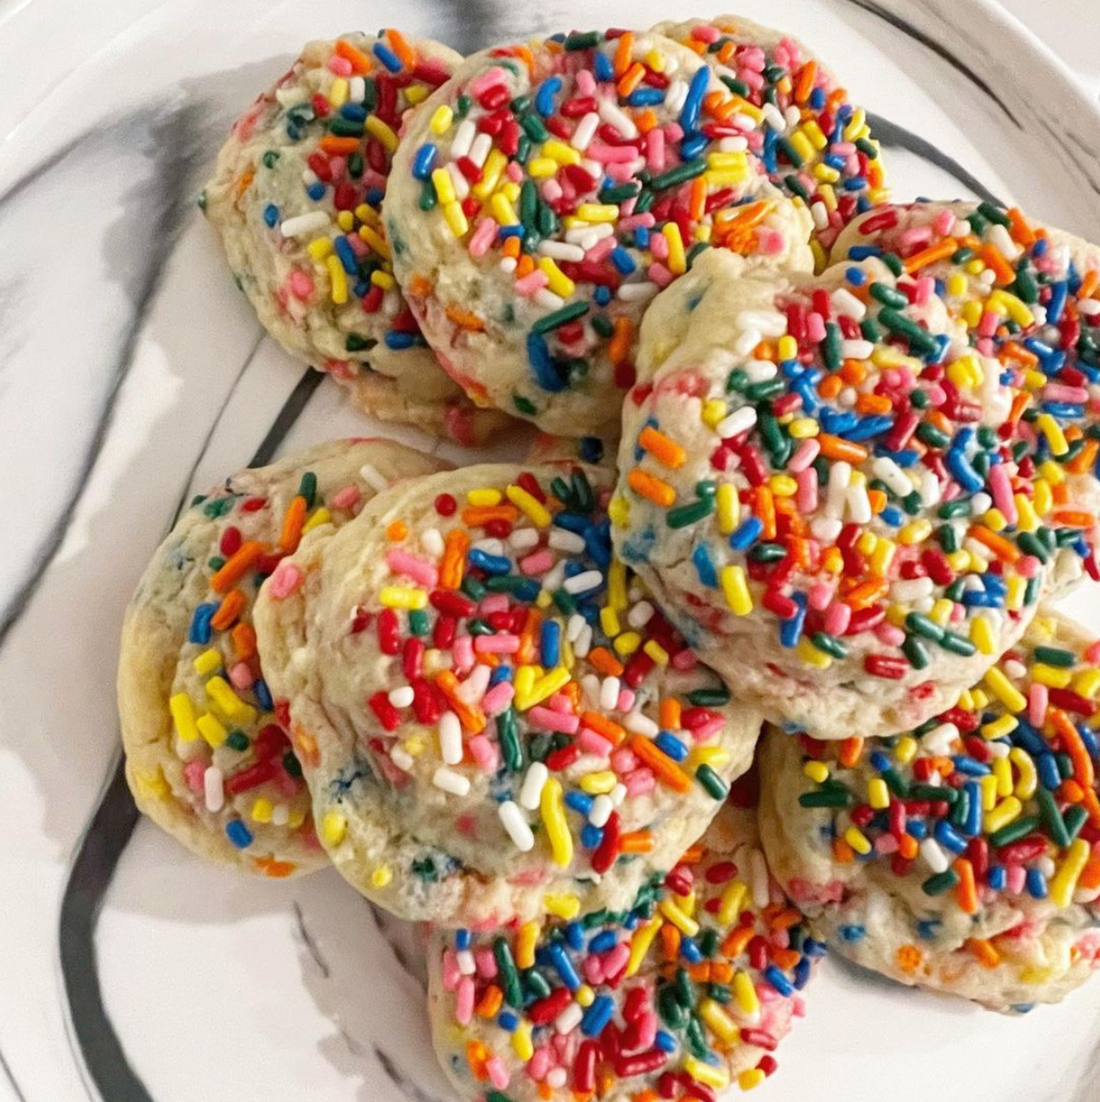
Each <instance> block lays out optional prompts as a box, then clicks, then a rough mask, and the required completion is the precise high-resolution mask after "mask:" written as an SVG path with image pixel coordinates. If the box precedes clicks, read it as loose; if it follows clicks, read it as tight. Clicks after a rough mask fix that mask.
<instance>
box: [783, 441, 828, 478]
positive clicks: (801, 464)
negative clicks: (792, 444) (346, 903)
mask: <svg viewBox="0 0 1100 1102" xmlns="http://www.w3.org/2000/svg"><path fill="white" fill-rule="evenodd" d="M819 451H821V445H820V444H819V443H818V442H817V441H816V440H815V439H813V438H812V437H811V438H809V439H807V440H803V441H802V443H801V444H799V445H798V448H797V449H796V451H795V453H794V455H792V456H791V458H790V462H789V463H788V464H787V469H788V470H789V471H791V472H792V473H793V474H801V473H802V472H803V471H804V470H805V469H806V468H807V467H808V466H809V465H810V464H811V463H812V462H813V461H814V460H815V459H816V458H817V453H818V452H819Z"/></svg>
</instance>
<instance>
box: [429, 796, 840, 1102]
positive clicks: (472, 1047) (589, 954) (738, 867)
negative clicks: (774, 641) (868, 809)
mask: <svg viewBox="0 0 1100 1102" xmlns="http://www.w3.org/2000/svg"><path fill="white" fill-rule="evenodd" d="M824 948H825V947H824V945H822V944H821V943H820V942H817V941H815V940H814V939H813V938H812V937H811V936H810V935H809V933H808V932H807V930H806V928H805V926H804V924H803V922H802V919H801V916H800V915H799V914H798V912H797V911H795V910H794V909H793V908H792V907H790V906H789V905H788V904H787V902H786V900H785V899H784V898H783V895H782V893H781V892H779V891H778V890H777V888H776V887H775V884H774V882H773V881H772V880H771V879H770V877H769V874H768V870H767V867H766V865H765V862H764V856H763V854H762V853H761V851H760V849H759V848H758V839H757V834H756V824H755V814H754V812H752V811H746V810H742V809H739V808H735V807H734V806H733V805H732V804H727V805H726V807H725V808H724V809H723V810H722V812H721V813H720V814H719V816H718V818H717V819H716V820H715V821H714V823H713V824H712V825H711V828H710V830H709V831H708V832H707V834H706V835H705V836H704V837H703V839H702V840H701V841H700V842H699V843H698V844H697V845H695V846H693V847H691V849H690V850H688V851H687V852H686V853H685V854H684V855H683V857H682V858H681V860H680V861H679V862H678V863H677V865H676V867H675V868H674V869H673V870H672V871H671V872H670V873H669V874H668V875H667V876H666V877H665V878H664V880H663V881H656V882H655V883H653V884H651V885H647V886H646V887H645V888H644V889H643V891H642V892H641V893H640V894H639V896H638V898H637V900H636V901H635V903H634V906H633V908H632V909H631V910H630V911H628V912H625V913H623V912H620V913H610V912H608V911H600V912H595V913H590V914H587V915H584V916H582V917H579V918H577V919H575V920H573V921H570V922H563V921H561V920H553V919H551V920H550V921H548V922H546V923H545V924H542V925H540V924H538V923H535V922H528V923H525V924H522V925H518V926H511V927H509V928H507V929H505V930H501V931H499V932H497V933H495V934H493V933H485V934H476V933H473V932H471V931H468V930H459V931H457V932H456V933H442V932H441V933H438V934H436V935H435V937H434V938H433V940H432V950H431V958H430V960H429V968H430V973H429V976H430V991H429V1005H430V1012H431V1017H432V1027H433V1038H434V1041H435V1045H436V1049H437V1051H438V1053H439V1056H440V1061H441V1063H442V1065H443V1067H444V1069H445V1070H446V1071H447V1073H448V1074H449V1075H450V1077H451V1078H452V1080H453V1082H454V1083H455V1085H456V1087H457V1088H458V1090H459V1091H460V1093H461V1095H462V1097H464V1098H477V1099H479V1100H480V1099H482V1098H485V1099H488V1100H489V1102H505V1100H508V1102H535V1100H537V1099H542V1100H548V1102H550V1100H558V1099H562V1100H565V1099H574V1098H578V1097H580V1098H586V1097H592V1096H593V1092H595V1096H597V1097H600V1098H603V1099H607V1100H608V1102H626V1100H628V1099H638V1098H654V1099H655V1098H658V1097H659V1098H680V1097H683V1098H690V1099H697V1100H699V1102H713V1100H714V1099H715V1098H716V1097H717V1094H718V1092H720V1091H722V1090H723V1089H724V1088H726V1087H727V1086H729V1085H731V1084H733V1083H736V1084H737V1085H739V1086H740V1087H741V1088H742V1089H743V1090H749V1089H751V1088H752V1087H755V1086H757V1085H758V1084H759V1083H761V1082H763V1080H764V1079H765V1078H766V1077H767V1076H769V1075H771V1074H772V1072H774V1071H775V1069H776V1066H777V1064H776V1060H775V1057H774V1056H773V1055H772V1053H773V1052H774V1051H775V1049H776V1046H777V1045H778V1043H779V1042H780V1041H781V1040H782V1039H783V1037H784V1036H785V1035H786V1034H787V1032H788V1031H789V1030H790V1028H791V1025H792V1020H793V1019H794V1018H795V1017H799V1016H801V1015H802V1014H803V1013H804V1008H803V1002H802V996H801V995H800V994H799V992H800V991H801V990H802V988H803V987H804V986H805V984H806V983H807V981H808V980H809V979H810V976H811V971H812V967H813V964H814V962H815V960H816V959H818V958H819V957H820V956H821V955H822V954H823V953H824Z"/></svg>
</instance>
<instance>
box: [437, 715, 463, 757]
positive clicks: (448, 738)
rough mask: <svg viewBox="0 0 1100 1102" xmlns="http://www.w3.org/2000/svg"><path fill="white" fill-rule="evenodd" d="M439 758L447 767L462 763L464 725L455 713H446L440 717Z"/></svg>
mask: <svg viewBox="0 0 1100 1102" xmlns="http://www.w3.org/2000/svg"><path fill="white" fill-rule="evenodd" d="M439 756H440V757H441V758H442V759H443V761H444V764H446V765H458V763H459V762H460V761H462V724H461V723H459V721H458V716H456V715H455V714H454V712H444V713H443V714H442V715H441V716H440V717H439Z"/></svg>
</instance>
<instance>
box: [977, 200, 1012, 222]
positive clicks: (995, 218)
mask: <svg viewBox="0 0 1100 1102" xmlns="http://www.w3.org/2000/svg"><path fill="white" fill-rule="evenodd" d="M978 213H979V214H980V215H982V217H983V218H987V219H988V220H989V221H990V222H996V223H997V225H998V226H1011V225H1012V219H1011V218H1009V217H1008V215H1007V214H1006V213H1005V212H1004V211H1003V210H1001V208H1000V207H998V206H995V205H994V204H993V203H989V202H985V203H979V204H978Z"/></svg>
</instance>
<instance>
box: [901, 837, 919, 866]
mask: <svg viewBox="0 0 1100 1102" xmlns="http://www.w3.org/2000/svg"><path fill="white" fill-rule="evenodd" d="M919 852H920V846H919V845H917V840H916V838H914V837H913V835H912V834H903V835H902V836H901V838H899V839H898V853H900V854H901V856H902V857H903V858H904V859H905V860H906V861H912V860H913V858H915V857H916V856H917V854H918V853H919Z"/></svg>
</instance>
